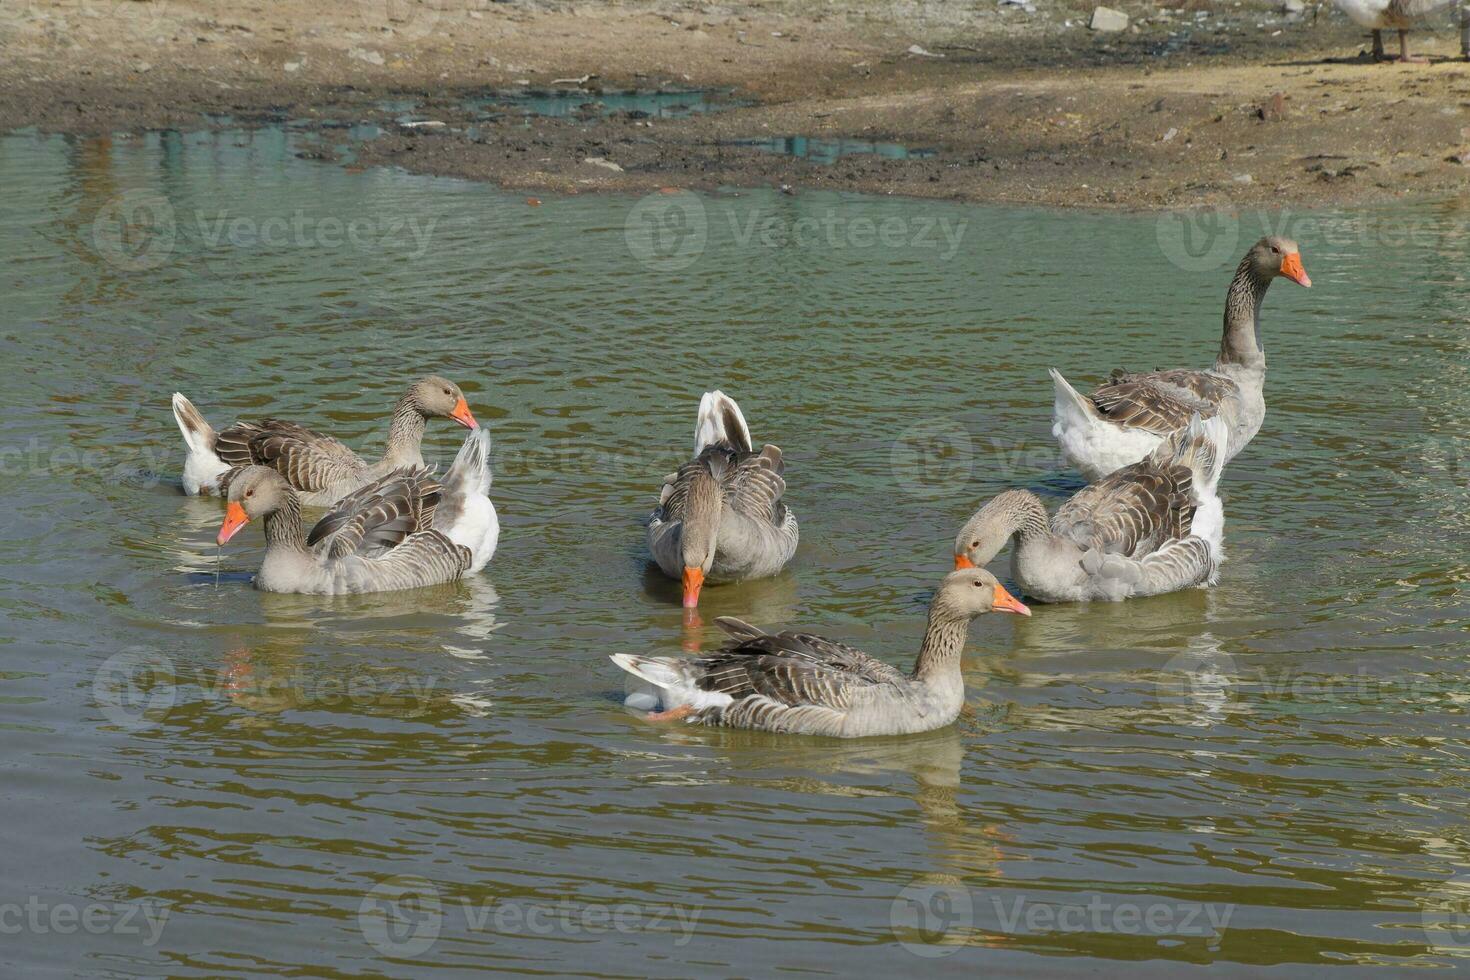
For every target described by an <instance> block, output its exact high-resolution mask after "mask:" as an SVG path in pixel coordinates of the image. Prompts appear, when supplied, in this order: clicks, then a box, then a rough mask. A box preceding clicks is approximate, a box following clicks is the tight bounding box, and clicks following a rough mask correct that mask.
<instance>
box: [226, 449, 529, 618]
mask: <svg viewBox="0 0 1470 980" xmlns="http://www.w3.org/2000/svg"><path fill="white" fill-rule="evenodd" d="M489 489H490V434H489V433H488V432H486V431H485V430H484V429H476V430H475V431H474V432H472V433H470V435H469V437H468V438H466V439H465V442H464V446H463V447H462V448H461V449H460V451H459V455H458V456H456V457H455V459H454V465H453V466H451V467H450V468H449V472H448V474H446V475H445V477H444V480H443V481H442V483H441V482H437V481H435V479H434V478H433V475H432V474H431V473H430V472H429V471H428V470H427V469H425V468H424V467H422V466H405V467H402V468H400V469H397V470H394V471H393V472H391V473H388V474H386V475H384V476H382V477H380V478H378V479H377V480H375V481H373V482H372V483H370V484H368V485H367V486H365V487H361V488H359V489H358V490H357V491H355V492H354V493H351V494H349V495H348V496H346V497H344V498H342V500H341V501H340V502H339V503H338V504H337V506H336V507H334V508H333V509H332V510H331V511H329V512H328V513H327V515H326V516H325V517H323V518H322V519H321V520H320V521H318V522H317V523H316V526H315V527H313V528H312V529H311V533H310V534H308V533H307V532H306V529H305V527H303V525H302V523H301V494H300V493H298V492H297V491H296V489H295V488H294V487H292V486H291V485H290V484H289V483H288V482H287V481H286V478H285V477H283V476H282V475H281V474H280V473H278V472H276V471H275V470H273V469H270V468H268V467H265V466H247V467H245V468H244V469H243V470H240V471H239V472H238V473H237V474H236V475H235V476H234V477H233V478H232V479H231V480H230V490H229V503H228V504H227V505H226V507H225V520H224V523H223V524H221V525H220V529H219V536H218V538H217V539H216V540H217V541H218V543H219V544H221V545H223V544H224V543H225V542H226V541H229V540H230V539H231V538H232V537H234V536H235V533H236V532H237V531H239V530H240V528H242V527H244V526H245V525H246V524H247V523H248V522H250V521H253V520H257V519H260V520H263V521H264V523H265V559H264V561H262V562H261V565H260V572H259V573H258V574H257V575H256V576H255V587H256V588H257V589H262V590H264V591H266V592H302V593H309V594H312V595H346V594H354V593H359V592H389V591H393V590H395V589H414V588H418V587H419V586H423V585H437V584H439V583H441V582H452V581H453V580H455V579H457V578H459V577H460V576H462V575H466V574H470V573H473V572H478V571H479V570H480V569H482V568H484V567H485V564H486V562H488V561H489V560H490V558H491V556H492V555H494V554H495V545H496V542H497V541H498V540H499V537H500V523H499V521H498V520H497V519H496V515H495V505H494V504H492V503H491V502H490V498H489V496H487V493H488V491H489Z"/></svg>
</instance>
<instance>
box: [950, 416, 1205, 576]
mask: <svg viewBox="0 0 1470 980" xmlns="http://www.w3.org/2000/svg"><path fill="white" fill-rule="evenodd" d="M1225 438H1226V432H1225V421H1224V419H1222V418H1220V417H1219V416H1216V417H1214V418H1212V419H1207V420H1206V419H1201V418H1200V417H1199V416H1198V415H1196V416H1194V417H1193V418H1192V419H1191V420H1190V422H1189V424H1188V425H1187V426H1185V427H1184V428H1182V429H1177V430H1175V431H1174V432H1173V433H1172V434H1171V435H1170V436H1169V437H1168V438H1167V439H1166V440H1164V442H1162V443H1160V445H1159V447H1158V448H1157V449H1155V450H1154V451H1153V452H1152V453H1151V454H1150V455H1149V456H1147V457H1146V458H1144V459H1142V460H1140V461H1139V462H1137V463H1133V464H1131V465H1129V466H1125V467H1123V468H1122V469H1121V470H1117V471H1115V472H1114V473H1111V474H1110V475H1108V476H1105V477H1103V478H1102V479H1101V480H1099V481H1097V482H1096V483H1093V484H1092V485H1091V486H1087V487H1084V488H1082V489H1081V490H1079V491H1078V492H1077V493H1076V494H1074V495H1073V496H1072V498H1071V499H1070V500H1068V501H1067V502H1066V503H1064V504H1062V506H1061V507H1059V508H1058V509H1057V512H1056V515H1055V516H1054V517H1052V518H1051V519H1050V520H1048V519H1047V516H1046V508H1045V507H1044V506H1043V505H1042V503H1041V501H1040V500H1039V499H1038V498H1037V496H1036V495H1035V494H1034V493H1031V492H1030V491H1027V490H1007V491H1006V492H1005V493H1002V494H1000V495H999V496H997V497H995V498H994V499H992V500H991V501H990V502H989V503H987V504H986V505H985V506H984V507H981V508H980V510H979V511H977V512H976V514H975V516H974V517H972V518H970V520H969V521H967V522H966V523H965V526H964V527H963V528H962V529H961V530H960V533H959V534H958V535H957V536H956V538H955V546H954V563H955V567H956V568H975V567H977V566H983V565H985V564H987V563H988V562H989V561H990V560H991V559H992V558H994V557H995V556H996V554H997V553H999V551H1000V549H1001V548H1003V547H1005V544H1006V542H1007V541H1009V540H1011V539H1015V547H1014V548H1013V549H1012V551H1011V569H1012V574H1013V575H1014V577H1015V579H1016V582H1017V584H1018V585H1020V587H1021V591H1022V594H1023V595H1025V596H1026V598H1028V599H1036V600H1039V601H1041V602H1087V601H1090V600H1093V599H1113V600H1117V599H1127V598H1132V597H1135V596H1147V595H1161V594H1163V593H1165V592H1174V591H1176V590H1178V589H1185V588H1189V587H1190V586H1195V585H1213V584H1214V582H1215V579H1216V577H1217V576H1218V574H1219V570H1220V562H1221V560H1222V559H1223V557H1224V556H1223V554H1222V551H1221V538H1222V536H1223V534H1224V530H1225V513H1224V509H1223V507H1222V506H1221V503H1220V498H1219V497H1218V496H1217V495H1216V492H1215V491H1216V486H1217V484H1218V483H1219V480H1220V471H1221V469H1222V468H1223V467H1224V458H1223V456H1222V454H1221V452H1220V449H1221V447H1222V446H1223V445H1224V444H1225Z"/></svg>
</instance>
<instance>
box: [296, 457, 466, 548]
mask: <svg viewBox="0 0 1470 980" xmlns="http://www.w3.org/2000/svg"><path fill="white" fill-rule="evenodd" d="M442 493H443V490H442V488H441V487H440V486H439V484H438V483H437V482H436V481H435V480H434V479H433V477H432V475H431V474H430V472H429V470H428V469H427V468H425V467H422V466H405V467H400V468H399V469H396V470H394V471H393V472H391V473H388V474H387V475H386V476H383V477H381V478H380V479H378V480H375V481H373V482H372V483H369V484H368V485H367V486H364V487H360V488H359V489H357V490H356V491H354V492H353V493H350V494H348V495H347V496H346V497H343V498H342V499H341V500H340V501H338V502H337V505H336V506H335V507H333V508H332V509H331V510H330V511H329V512H328V513H327V515H326V516H325V517H323V518H322V519H321V520H320V521H317V523H316V526H315V527H313V528H312V529H311V533H310V534H308V535H307V538H306V543H307V545H308V546H312V547H315V546H317V545H318V544H320V543H322V542H325V545H324V546H323V550H324V551H325V554H326V557H328V558H341V557H344V556H346V555H352V554H361V555H365V556H370V555H381V554H383V553H385V552H388V551H390V550H394V549H397V548H398V547H399V546H401V545H402V544H403V543H404V542H405V541H406V540H407V539H408V538H409V537H410V536H411V535H414V534H416V533H417V532H419V531H425V530H428V529H429V528H430V527H432V526H433V524H434V508H435V507H436V506H437V505H438V503H439V498H440V496H441V495H442ZM446 540H447V539H446Z"/></svg>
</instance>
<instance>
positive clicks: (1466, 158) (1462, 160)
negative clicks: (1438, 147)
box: [1445, 149, 1470, 167]
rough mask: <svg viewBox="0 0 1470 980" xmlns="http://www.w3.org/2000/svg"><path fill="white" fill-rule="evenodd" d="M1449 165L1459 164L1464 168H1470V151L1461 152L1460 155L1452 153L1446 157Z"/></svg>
mask: <svg viewBox="0 0 1470 980" xmlns="http://www.w3.org/2000/svg"><path fill="white" fill-rule="evenodd" d="M1445 160H1446V161H1447V162H1449V163H1458V164H1459V165H1460V166H1462V167H1470V149H1465V150H1461V151H1460V152H1459V153H1451V154H1450V155H1449V156H1447V157H1445Z"/></svg>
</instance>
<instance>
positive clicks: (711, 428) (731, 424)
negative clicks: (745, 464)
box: [694, 391, 754, 456]
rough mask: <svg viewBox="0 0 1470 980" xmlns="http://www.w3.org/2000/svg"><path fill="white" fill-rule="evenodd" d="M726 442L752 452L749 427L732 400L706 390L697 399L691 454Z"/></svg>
mask: <svg viewBox="0 0 1470 980" xmlns="http://www.w3.org/2000/svg"><path fill="white" fill-rule="evenodd" d="M722 442H728V443H730V444H731V445H733V446H735V447H736V448H737V449H744V450H747V451H753V450H754V445H753V444H752V442H751V440H750V427H749V426H748V425H746V424H745V415H744V413H742V412H741V411H740V406H739V405H737V404H735V399H733V398H731V397H730V396H729V395H727V394H725V393H724V392H723V391H706V392H705V393H704V395H703V396H702V397H701V398H700V399H699V416H698V417H697V418H696V419H695V422H694V455H696V456H698V455H699V454H700V453H702V452H704V451H705V450H706V449H708V448H709V447H710V446H714V445H718V444H719V443H722Z"/></svg>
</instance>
